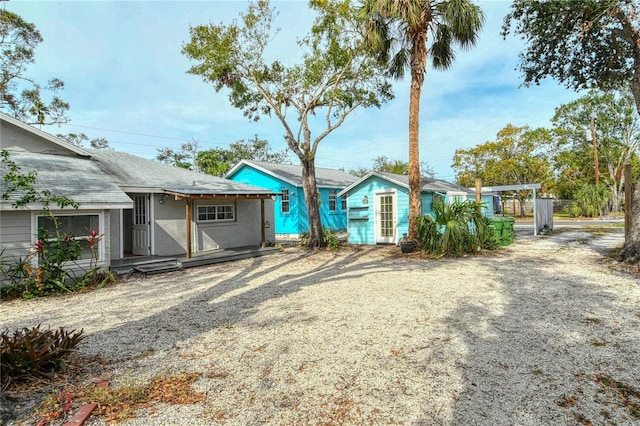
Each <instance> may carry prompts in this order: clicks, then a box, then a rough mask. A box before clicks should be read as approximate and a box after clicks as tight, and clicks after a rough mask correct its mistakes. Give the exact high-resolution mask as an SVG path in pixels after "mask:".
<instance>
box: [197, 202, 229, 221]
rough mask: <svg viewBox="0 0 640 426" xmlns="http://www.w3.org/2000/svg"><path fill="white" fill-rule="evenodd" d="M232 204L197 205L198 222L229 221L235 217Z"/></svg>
mask: <svg viewBox="0 0 640 426" xmlns="http://www.w3.org/2000/svg"><path fill="white" fill-rule="evenodd" d="M235 213H236V209H235V206H234V205H233V204H219V205H218V204H216V205H209V206H198V222H230V221H233V220H235V218H236V214H235Z"/></svg>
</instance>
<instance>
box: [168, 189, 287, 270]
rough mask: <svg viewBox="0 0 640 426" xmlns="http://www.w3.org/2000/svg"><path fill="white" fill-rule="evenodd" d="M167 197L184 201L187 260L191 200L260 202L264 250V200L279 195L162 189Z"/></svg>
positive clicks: (269, 192)
mask: <svg viewBox="0 0 640 426" xmlns="http://www.w3.org/2000/svg"><path fill="white" fill-rule="evenodd" d="M163 191H164V193H165V194H167V195H173V196H174V197H175V199H176V200H184V201H185V216H186V217H185V219H186V226H187V231H186V234H187V241H186V243H187V244H186V246H187V255H186V257H187V259H190V258H191V254H192V249H191V247H192V244H193V243H192V236H191V216H192V201H193V200H260V233H261V235H260V238H261V240H260V241H261V244H262V247H263V248H264V247H265V246H266V240H265V217H264V200H267V199H271V198H272V197H275V196H277V195H279V194H278V193H275V192H271V191H265V192H261V191H255V192H234V191H229V192H226V191H216V192H212V191H211V190H206V189H196V188H194V189H164V190H163Z"/></svg>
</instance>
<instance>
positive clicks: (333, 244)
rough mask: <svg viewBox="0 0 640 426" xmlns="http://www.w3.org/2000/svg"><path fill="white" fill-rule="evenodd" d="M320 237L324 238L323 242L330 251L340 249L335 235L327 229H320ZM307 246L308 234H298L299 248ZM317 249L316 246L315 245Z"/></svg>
mask: <svg viewBox="0 0 640 426" xmlns="http://www.w3.org/2000/svg"><path fill="white" fill-rule="evenodd" d="M322 235H323V236H324V242H325V244H326V245H327V247H328V248H329V249H331V250H338V249H339V248H340V240H339V239H338V236H337V235H336V233H335V232H334V231H333V230H331V229H329V228H324V227H323V228H322ZM308 244H309V233H308V232H304V233H302V234H300V244H299V245H300V247H307V246H308ZM316 247H317V245H316Z"/></svg>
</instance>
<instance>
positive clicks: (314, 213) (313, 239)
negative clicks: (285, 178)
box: [302, 159, 325, 248]
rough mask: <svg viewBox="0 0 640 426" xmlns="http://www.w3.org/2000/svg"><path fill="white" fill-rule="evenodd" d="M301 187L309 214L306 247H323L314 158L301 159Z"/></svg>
mask: <svg viewBox="0 0 640 426" xmlns="http://www.w3.org/2000/svg"><path fill="white" fill-rule="evenodd" d="M302 188H303V190H304V200H305V202H306V203H307V212H308V215H309V242H308V243H307V248H321V247H325V242H324V234H323V232H322V222H321V220H320V207H319V204H318V186H317V184H316V166H315V163H314V160H309V159H304V160H302Z"/></svg>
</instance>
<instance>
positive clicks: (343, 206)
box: [340, 195, 347, 211]
mask: <svg viewBox="0 0 640 426" xmlns="http://www.w3.org/2000/svg"><path fill="white" fill-rule="evenodd" d="M340 201H341V206H340V208H341V209H342V210H345V211H346V210H347V196H346V195H343V196H342V197H340Z"/></svg>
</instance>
